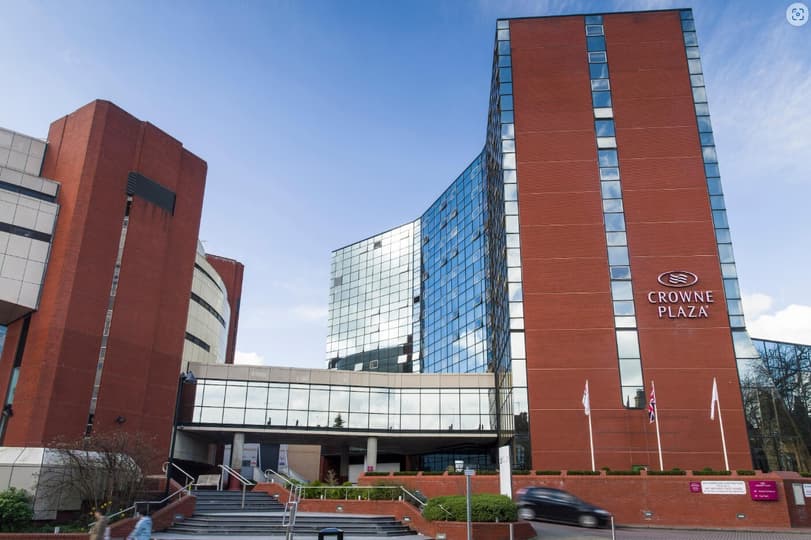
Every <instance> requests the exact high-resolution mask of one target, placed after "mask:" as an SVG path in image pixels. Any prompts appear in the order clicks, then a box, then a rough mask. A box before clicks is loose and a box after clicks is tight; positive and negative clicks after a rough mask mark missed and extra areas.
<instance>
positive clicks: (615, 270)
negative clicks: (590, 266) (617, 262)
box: [609, 266, 631, 279]
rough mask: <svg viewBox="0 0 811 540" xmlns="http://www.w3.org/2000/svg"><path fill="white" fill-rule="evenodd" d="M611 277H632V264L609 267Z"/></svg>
mask: <svg viewBox="0 0 811 540" xmlns="http://www.w3.org/2000/svg"><path fill="white" fill-rule="evenodd" d="M609 272H610V273H611V279H631V267H630V266H612V267H611V268H610V269H609Z"/></svg>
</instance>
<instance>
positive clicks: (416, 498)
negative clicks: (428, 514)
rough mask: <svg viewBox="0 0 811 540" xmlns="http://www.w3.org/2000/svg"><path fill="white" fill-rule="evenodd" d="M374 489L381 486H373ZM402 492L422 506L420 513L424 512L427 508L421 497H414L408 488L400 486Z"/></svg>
mask: <svg viewBox="0 0 811 540" xmlns="http://www.w3.org/2000/svg"><path fill="white" fill-rule="evenodd" d="M373 487H379V486H373ZM400 491H402V492H403V493H405V494H406V495H408V496H409V497H411V498H412V499H414V500H415V501H416V502H417V504H418V505H419V506H420V511H422V509H423V508H425V503H424V502H422V499H420V498H419V497H417V496H416V495H414V494H413V493H411V492H410V491H408V490H407V489H406V488H404V487H403V486H400ZM443 510H444V509H443Z"/></svg>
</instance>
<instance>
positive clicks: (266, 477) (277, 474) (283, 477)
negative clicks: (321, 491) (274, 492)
mask: <svg viewBox="0 0 811 540" xmlns="http://www.w3.org/2000/svg"><path fill="white" fill-rule="evenodd" d="M268 473H270V474H268ZM262 474H263V475H264V477H265V480H270V481H271V482H273V479H272V478H269V477H270V476H275V477H277V478H280V479H281V480H283V481H284V485H285V486H288V485H290V486H295V485H296V483H295V482H293V481H292V480H290V479H289V478H287V477H286V476H285V475H283V474H282V473H280V472H277V471H274V470H273V469H270V468H268V469H265V470H264V472H263V473H262Z"/></svg>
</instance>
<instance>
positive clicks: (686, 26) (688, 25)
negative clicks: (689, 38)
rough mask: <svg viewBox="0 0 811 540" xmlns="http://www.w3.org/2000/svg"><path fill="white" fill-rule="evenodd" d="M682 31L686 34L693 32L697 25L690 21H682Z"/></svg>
mask: <svg viewBox="0 0 811 540" xmlns="http://www.w3.org/2000/svg"><path fill="white" fill-rule="evenodd" d="M681 29H682V30H684V31H685V32H693V31H695V29H696V23H695V21H688V20H685V21H682V22H681Z"/></svg>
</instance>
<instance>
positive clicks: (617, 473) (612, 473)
mask: <svg viewBox="0 0 811 540" xmlns="http://www.w3.org/2000/svg"><path fill="white" fill-rule="evenodd" d="M605 474H607V475H610V476H639V474H640V472H639V471H638V470H636V471H635V470H630V471H605Z"/></svg>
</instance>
